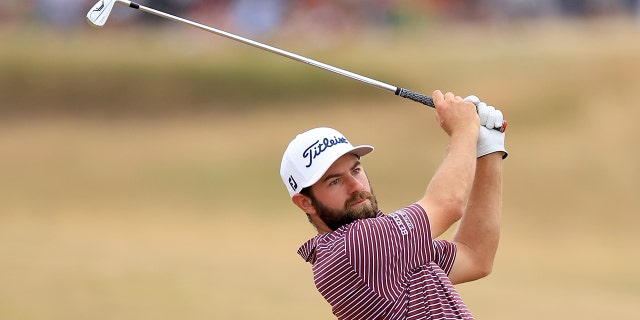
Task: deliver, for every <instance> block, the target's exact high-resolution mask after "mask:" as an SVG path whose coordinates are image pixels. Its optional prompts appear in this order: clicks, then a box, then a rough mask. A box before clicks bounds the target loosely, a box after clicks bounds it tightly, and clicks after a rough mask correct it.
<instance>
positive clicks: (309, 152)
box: [302, 137, 349, 168]
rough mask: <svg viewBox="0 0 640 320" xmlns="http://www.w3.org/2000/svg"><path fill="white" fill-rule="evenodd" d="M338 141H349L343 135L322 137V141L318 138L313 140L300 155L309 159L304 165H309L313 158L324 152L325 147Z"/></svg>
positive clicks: (331, 145)
mask: <svg viewBox="0 0 640 320" xmlns="http://www.w3.org/2000/svg"><path fill="white" fill-rule="evenodd" d="M340 143H349V141H347V139H346V138H345V137H340V138H338V137H333V139H329V138H324V139H323V140H322V142H320V140H318V141H316V142H314V143H313V144H312V145H310V146H309V147H308V148H307V149H305V150H304V152H303V153H302V157H303V158H305V159H308V160H309V164H307V165H306V167H307V168H309V167H311V165H312V164H313V159H315V158H316V157H317V156H319V155H320V154H322V153H323V152H325V151H326V150H327V149H329V148H331V147H333V146H335V145H338V144H340Z"/></svg>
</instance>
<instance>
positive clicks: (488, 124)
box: [464, 95, 509, 159]
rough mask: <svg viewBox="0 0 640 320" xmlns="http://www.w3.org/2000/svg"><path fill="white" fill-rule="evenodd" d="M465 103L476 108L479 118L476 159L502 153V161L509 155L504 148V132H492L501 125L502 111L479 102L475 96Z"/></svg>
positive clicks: (469, 97)
mask: <svg viewBox="0 0 640 320" xmlns="http://www.w3.org/2000/svg"><path fill="white" fill-rule="evenodd" d="M464 100H465V101H469V102H473V104H474V105H476V107H477V108H478V116H480V134H479V135H478V147H477V157H478V158H480V157H482V156H484V155H487V154H490V153H494V152H503V155H502V159H504V158H506V157H507V156H508V155H509V154H508V153H507V150H506V149H505V147H504V132H500V131H498V130H494V128H500V127H502V125H503V122H504V117H503V115H502V111H500V110H498V109H496V108H494V107H492V106H489V105H487V104H486V103H484V102H482V101H480V99H479V98H478V97H476V96H473V95H471V96H468V97H466V98H464Z"/></svg>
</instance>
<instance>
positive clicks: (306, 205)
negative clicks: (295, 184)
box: [291, 193, 316, 214]
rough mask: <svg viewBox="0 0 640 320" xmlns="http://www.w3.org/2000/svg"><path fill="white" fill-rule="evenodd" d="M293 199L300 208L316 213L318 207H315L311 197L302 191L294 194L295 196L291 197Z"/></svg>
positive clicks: (306, 211)
mask: <svg viewBox="0 0 640 320" xmlns="http://www.w3.org/2000/svg"><path fill="white" fill-rule="evenodd" d="M291 201H293V203H294V204H295V205H296V206H298V208H300V210H302V211H304V212H305V213H307V214H315V213H316V209H315V208H314V207H313V204H312V203H311V198H309V197H307V196H305V195H303V194H300V193H296V194H294V195H293V198H291Z"/></svg>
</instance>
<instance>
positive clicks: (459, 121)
mask: <svg viewBox="0 0 640 320" xmlns="http://www.w3.org/2000/svg"><path fill="white" fill-rule="evenodd" d="M432 97H433V102H434V104H435V106H436V118H437V119H438V122H439V123H440V127H442V129H443V130H444V131H445V132H446V133H447V134H448V135H449V136H452V135H454V134H457V133H462V134H465V135H466V134H469V133H472V134H475V135H477V134H478V127H479V117H478V114H477V112H476V108H475V105H474V104H472V103H469V102H467V101H464V100H463V99H462V98H461V97H459V96H454V95H453V93H451V92H447V93H446V94H442V92H441V91H440V90H436V91H434V92H433V96H432Z"/></svg>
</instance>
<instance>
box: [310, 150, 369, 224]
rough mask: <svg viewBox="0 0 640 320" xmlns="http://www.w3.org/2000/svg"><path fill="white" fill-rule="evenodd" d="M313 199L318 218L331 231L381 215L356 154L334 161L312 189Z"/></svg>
mask: <svg viewBox="0 0 640 320" xmlns="http://www.w3.org/2000/svg"><path fill="white" fill-rule="evenodd" d="M310 198H311V202H312V205H313V207H314V209H315V211H316V214H317V216H318V217H319V218H320V219H322V221H323V222H324V223H325V224H326V225H327V226H328V227H329V228H330V229H331V230H336V229H338V228H339V227H340V226H342V225H345V224H348V223H351V222H353V221H356V220H358V219H364V218H373V217H375V216H376V215H377V214H378V202H377V200H376V197H375V196H374V195H373V191H372V189H371V185H370V183H369V179H368V178H367V175H366V173H365V172H364V169H363V168H362V165H361V164H360V161H359V159H358V157H357V156H356V155H354V154H347V155H344V156H342V157H341V158H339V159H338V160H337V161H336V162H334V163H333V165H332V166H331V167H330V168H329V170H327V172H326V173H325V174H324V176H322V178H320V180H319V181H318V182H316V183H315V184H314V185H313V186H312V187H311V194H310Z"/></svg>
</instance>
